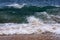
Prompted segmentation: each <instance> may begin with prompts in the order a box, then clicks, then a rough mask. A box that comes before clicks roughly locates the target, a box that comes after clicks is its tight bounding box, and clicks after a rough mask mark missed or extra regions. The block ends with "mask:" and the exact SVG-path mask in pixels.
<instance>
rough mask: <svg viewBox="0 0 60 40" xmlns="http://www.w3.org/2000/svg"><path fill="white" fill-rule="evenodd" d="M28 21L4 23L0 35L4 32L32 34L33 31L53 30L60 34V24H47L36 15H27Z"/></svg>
mask: <svg viewBox="0 0 60 40" xmlns="http://www.w3.org/2000/svg"><path fill="white" fill-rule="evenodd" d="M27 21H28V23H22V24H17V23H4V24H0V35H2V34H6V35H8V34H32V33H36V34H39V33H43V32H46V31H48V32H52V33H55V34H60V24H58V23H55V24H45V23H44V22H43V21H41V20H40V19H39V18H36V17H34V16H30V17H27Z"/></svg>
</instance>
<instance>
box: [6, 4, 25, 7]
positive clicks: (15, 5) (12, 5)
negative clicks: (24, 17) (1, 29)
mask: <svg viewBox="0 0 60 40" xmlns="http://www.w3.org/2000/svg"><path fill="white" fill-rule="evenodd" d="M25 5H26V4H25V3H23V4H22V5H20V4H17V3H13V4H10V5H5V6H8V7H14V8H22V7H24V6H25Z"/></svg>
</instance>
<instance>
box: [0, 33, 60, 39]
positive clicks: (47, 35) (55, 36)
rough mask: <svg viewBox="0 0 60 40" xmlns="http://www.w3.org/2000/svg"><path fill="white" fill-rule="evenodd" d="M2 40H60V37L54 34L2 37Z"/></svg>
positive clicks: (0, 37)
mask: <svg viewBox="0 0 60 40" xmlns="http://www.w3.org/2000/svg"><path fill="white" fill-rule="evenodd" d="M0 40H60V35H56V34H52V33H43V34H18V35H2V36H0Z"/></svg>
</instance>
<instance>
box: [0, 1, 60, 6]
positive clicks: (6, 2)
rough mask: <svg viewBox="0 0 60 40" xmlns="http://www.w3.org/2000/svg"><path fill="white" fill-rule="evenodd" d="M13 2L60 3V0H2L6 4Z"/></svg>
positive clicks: (32, 3) (34, 3) (1, 2)
mask: <svg viewBox="0 0 60 40" xmlns="http://www.w3.org/2000/svg"><path fill="white" fill-rule="evenodd" d="M11 3H18V4H22V3H26V4H28V5H38V6H41V5H43V6H44V5H45V6H46V5H60V0H0V4H2V5H4V4H5V5H6V4H11Z"/></svg>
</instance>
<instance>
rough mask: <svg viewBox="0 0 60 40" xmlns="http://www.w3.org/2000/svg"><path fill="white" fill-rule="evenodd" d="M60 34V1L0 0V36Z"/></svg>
mask: <svg viewBox="0 0 60 40" xmlns="http://www.w3.org/2000/svg"><path fill="white" fill-rule="evenodd" d="M43 32H52V33H55V34H60V0H23V1H22V0H0V34H1V35H2V34H6V35H8V34H33V33H35V34H40V33H43Z"/></svg>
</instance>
